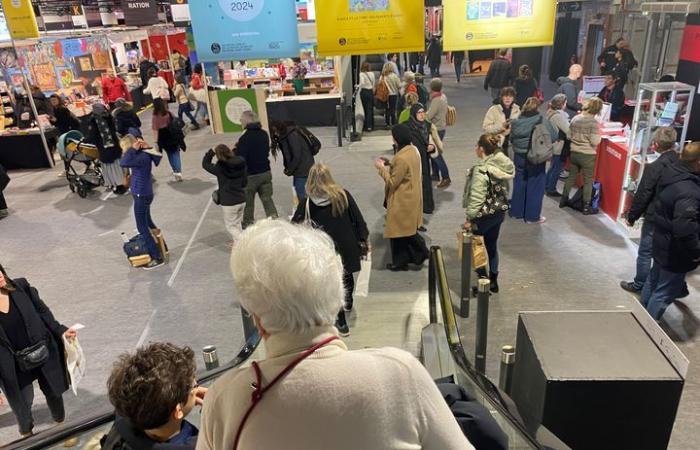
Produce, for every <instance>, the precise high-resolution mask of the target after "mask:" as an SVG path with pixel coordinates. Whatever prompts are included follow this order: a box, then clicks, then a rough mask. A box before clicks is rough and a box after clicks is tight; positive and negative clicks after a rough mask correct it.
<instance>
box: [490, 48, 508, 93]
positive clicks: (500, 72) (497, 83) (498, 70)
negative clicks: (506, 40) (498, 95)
mask: <svg viewBox="0 0 700 450" xmlns="http://www.w3.org/2000/svg"><path fill="white" fill-rule="evenodd" d="M512 80H513V71H512V68H511V64H510V61H508V60H507V59H505V58H501V57H500V56H499V57H498V58H496V59H494V60H493V61H491V65H490V66H489V71H488V72H487V73H486V78H484V89H488V88H494V89H500V88H502V87H505V86H510V84H511V81H512Z"/></svg>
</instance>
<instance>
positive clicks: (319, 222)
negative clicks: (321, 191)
mask: <svg viewBox="0 0 700 450" xmlns="http://www.w3.org/2000/svg"><path fill="white" fill-rule="evenodd" d="M345 195H347V197H348V207H347V209H346V210H345V211H344V212H343V214H341V215H340V216H338V217H335V216H333V207H332V206H331V204H330V203H329V202H327V201H326V202H321V201H319V203H321V205H320V206H319V205H317V204H316V203H314V201H313V200H311V199H310V198H309V197H308V196H307V197H306V198H307V201H308V202H309V212H310V215H311V217H310V219H311V220H312V221H313V223H314V226H316V227H318V228H320V229H322V230H323V231H325V232H326V233H327V234H328V235H329V236H330V237H331V239H333V242H334V243H335V249H336V251H337V252H338V254H340V257H341V258H342V259H343V268H344V269H345V271H346V272H348V273H354V272H359V270H360V258H361V256H362V255H361V252H360V242H367V238H368V237H369V231H368V230H367V224H366V223H365V219H364V218H363V217H362V213H361V212H360V208H358V207H357V203H355V199H353V198H352V195H350V193H349V192H348V191H345ZM305 217H306V202H301V203H299V206H298V207H297V210H296V212H295V213H294V216H293V217H292V222H294V223H302V222H304V219H305Z"/></svg>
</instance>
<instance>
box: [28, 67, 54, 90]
mask: <svg viewBox="0 0 700 450" xmlns="http://www.w3.org/2000/svg"><path fill="white" fill-rule="evenodd" d="M32 72H34V84H36V85H37V86H39V89H41V90H42V91H55V90H56V89H58V80H57V78H56V72H55V71H54V67H53V64H51V63H45V64H35V65H34V66H32Z"/></svg>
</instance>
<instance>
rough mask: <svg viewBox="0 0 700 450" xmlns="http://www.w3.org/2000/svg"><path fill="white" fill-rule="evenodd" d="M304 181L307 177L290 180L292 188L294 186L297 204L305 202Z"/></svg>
mask: <svg viewBox="0 0 700 450" xmlns="http://www.w3.org/2000/svg"><path fill="white" fill-rule="evenodd" d="M306 179H307V177H294V178H293V179H292V186H294V192H295V193H296V194H297V198H298V199H299V203H301V202H305V201H306Z"/></svg>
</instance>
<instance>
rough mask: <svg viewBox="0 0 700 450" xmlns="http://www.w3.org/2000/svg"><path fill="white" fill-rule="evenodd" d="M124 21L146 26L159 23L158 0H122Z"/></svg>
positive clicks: (132, 24)
mask: <svg viewBox="0 0 700 450" xmlns="http://www.w3.org/2000/svg"><path fill="white" fill-rule="evenodd" d="M122 11H123V12H124V23H125V24H126V25H129V26H136V27H140V26H144V25H153V24H154V23H158V2H157V1H156V0H122Z"/></svg>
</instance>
